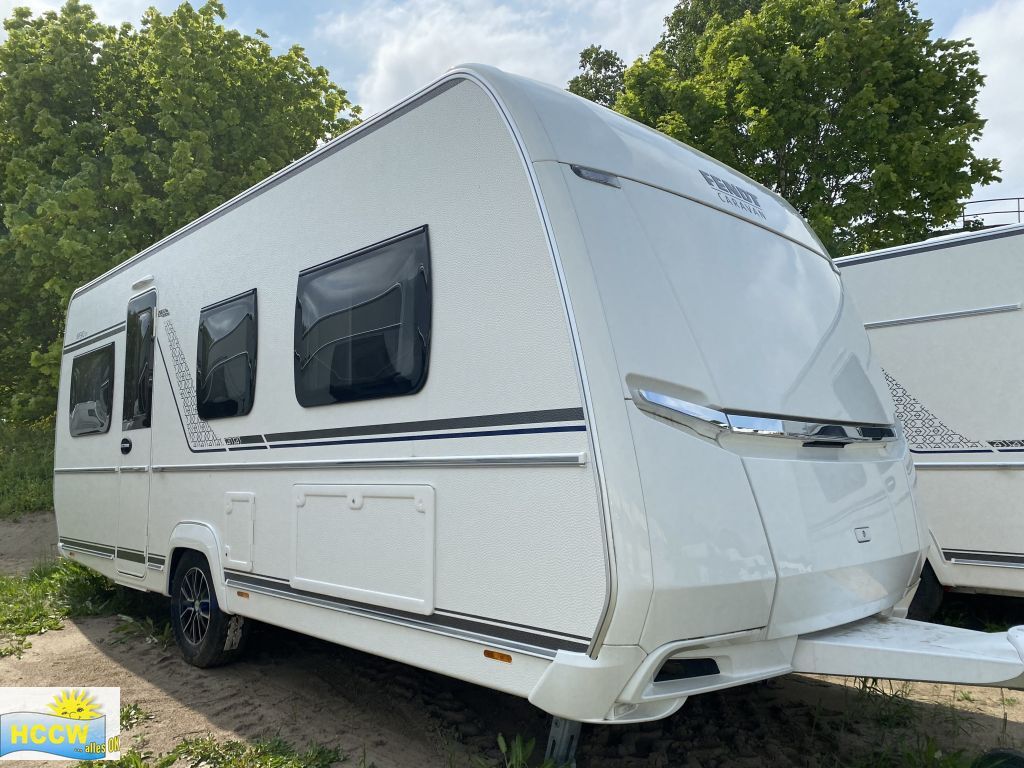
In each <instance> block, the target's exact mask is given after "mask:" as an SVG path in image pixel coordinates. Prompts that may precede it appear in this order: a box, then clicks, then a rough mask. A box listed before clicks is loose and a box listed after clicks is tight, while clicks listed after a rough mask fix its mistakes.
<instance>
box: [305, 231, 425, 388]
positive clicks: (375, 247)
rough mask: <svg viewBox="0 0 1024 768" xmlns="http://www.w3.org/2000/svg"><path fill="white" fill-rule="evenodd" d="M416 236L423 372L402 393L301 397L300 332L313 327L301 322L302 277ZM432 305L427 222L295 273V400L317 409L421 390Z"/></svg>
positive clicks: (336, 310)
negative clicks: (323, 398) (419, 240)
mask: <svg viewBox="0 0 1024 768" xmlns="http://www.w3.org/2000/svg"><path fill="white" fill-rule="evenodd" d="M419 237H422V240H423V251H424V252H423V257H422V260H421V261H420V266H419V269H418V272H419V271H422V273H423V277H424V295H423V299H422V300H423V302H424V304H425V307H423V308H422V309H423V312H424V314H425V319H424V326H425V327H423V328H420V326H419V325H418V322H419V320H420V318H418V317H416V318H414V319H413V322H414V323H417V326H416V328H417V329H418V330H421V331H424V332H423V333H421V334H420V336H421V337H422V338H423V342H424V343H423V361H422V371H421V372H420V375H419V378H418V379H417V381H416V382H415V383H414V384H413V386H412V387H411V388H410V389H408V390H406V391H402V392H387V393H383V394H378V393H369V394H366V395H363V396H354V397H346V398H343V399H337V398H336V399H333V400H328V401H317V402H312V401H309V398H308V397H304V396H303V390H302V388H301V387H300V381H301V360H302V358H301V346H300V345H301V342H302V340H303V339H304V338H305V334H304V333H303V331H304V330H305V331H306V333H308V331H309V330H310V329H311V328H312V327H313V326H310V329H306V328H305V326H304V323H303V318H302V302H301V300H300V299H301V296H302V288H303V279H304V278H308V277H310V276H311V275H315V274H317V273H324V272H333V271H334V270H336V269H339V268H342V269H343V268H344V267H345V265H346V263H351V262H355V261H356V260H358V259H361V258H365V259H366V260H370V259H372V256H373V254H374V252H375V251H381V250H383V249H385V248H388V247H389V246H392V245H394V244H396V243H400V242H402V241H403V240H411V239H414V238H419ZM390 290H391V289H390V288H388V289H387V290H385V291H384V292H382V293H381V294H379V295H380V296H384V295H386V294H387V293H388V292H389V291H390ZM365 303H367V301H366V300H365V299H364V300H362V301H360V302H357V303H354V304H351V305H350V306H338V307H335V308H334V309H333V310H332V311H331V312H329V313H325V314H324V315H323V316H322V318H325V317H328V316H330V315H335V314H338V313H340V312H344V311H350V310H352V309H354V308H356V307H358V306H360V305H361V304H365ZM433 307H434V300H433V265H432V256H431V248H430V232H429V227H428V225H426V224H423V225H422V226H419V227H415V228H413V229H409V230H406V231H404V232H401V233H399V234H397V235H394V236H392V237H388V238H386V239H384V240H380V241H378V242H376V243H372V244H370V245H367V246H364V247H362V248H359V249H357V250H355V251H350V252H349V253H345V254H343V255H341V256H337V257H335V258H333V259H329V260H327V261H324V262H321V263H320V264H316V265H314V266H311V267H307V268H305V269H303V270H301V271H300V272H299V274H298V277H297V280H296V288H295V322H294V342H293V347H292V358H293V364H294V369H293V377H292V380H293V384H294V391H295V399H296V401H297V402H298V404H299V405H300V406H302V407H303V408H319V407H322V406H328V405H341V404H345V403H357V402H365V401H370V400H380V399H384V398H388V397H406V396H409V395H415V394H416V393H418V392H420V391H421V390H422V389H423V387H424V386H426V383H427V379H428V378H429V373H430V347H431V337H432V329H433ZM413 308H414V315H418V314H419V313H418V312H416V305H415V304H413ZM322 318H321V319H322ZM318 322H319V320H318ZM314 325H315V323H314ZM349 338H352V337H349ZM333 343H334V344H336V343H337V342H333Z"/></svg>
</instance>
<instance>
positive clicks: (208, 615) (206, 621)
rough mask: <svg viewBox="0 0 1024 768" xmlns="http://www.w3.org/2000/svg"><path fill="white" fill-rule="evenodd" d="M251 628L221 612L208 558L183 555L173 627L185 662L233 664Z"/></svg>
mask: <svg viewBox="0 0 1024 768" xmlns="http://www.w3.org/2000/svg"><path fill="white" fill-rule="evenodd" d="M249 626H250V622H248V621H246V620H245V619H243V618H242V617H241V616H232V615H229V614H227V613H224V611H222V610H221V609H220V606H219V605H218V604H217V592H216V591H215V590H214V588H213V579H212V578H211V576H210V566H209V565H208V564H207V562H206V558H205V557H203V556H202V555H200V554H199V553H198V552H186V553H185V554H183V555H182V556H181V560H179V561H178V565H177V567H176V568H175V569H174V580H173V581H172V583H171V628H172V629H173V630H174V639H175V640H176V641H177V642H178V647H179V648H181V654H182V656H184V657H185V661H187V662H188V663H189V664H193V665H195V666H197V667H216V666H219V665H221V664H226V663H228V662H230V661H233V660H234V659H235V658H236V657H237V656H238V655H239V653H241V650H242V647H243V646H244V644H245V639H246V636H247V635H248V634H249Z"/></svg>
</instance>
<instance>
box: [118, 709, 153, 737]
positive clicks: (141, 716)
mask: <svg viewBox="0 0 1024 768" xmlns="http://www.w3.org/2000/svg"><path fill="white" fill-rule="evenodd" d="M152 719H153V716H152V715H151V714H149V712H147V711H146V710H144V709H143V708H142V707H140V706H139V705H138V704H135V703H131V704H122V705H121V730H122V731H130V730H131V729H132V728H134V727H135V726H137V725H139V724H140V723H144V722H146V721H147V720H152Z"/></svg>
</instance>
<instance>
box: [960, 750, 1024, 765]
mask: <svg viewBox="0 0 1024 768" xmlns="http://www.w3.org/2000/svg"><path fill="white" fill-rule="evenodd" d="M971 768H1024V752H1019V751H1018V750H1016V749H993V750H990V751H988V752H986V753H985V754H984V755H982V756H981V757H979V758H978V759H977V760H975V761H974V763H973V764H972V765H971Z"/></svg>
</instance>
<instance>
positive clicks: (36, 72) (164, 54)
mask: <svg viewBox="0 0 1024 768" xmlns="http://www.w3.org/2000/svg"><path fill="white" fill-rule="evenodd" d="M224 18H225V11H224V7H223V5H222V4H221V3H219V2H216V1H215V0H213V1H211V2H207V3H206V4H205V5H203V6H201V7H200V8H198V9H194V8H193V7H192V6H191V5H189V4H188V3H183V4H182V5H181V6H180V7H178V8H177V9H176V10H175V11H173V12H172V13H170V14H167V15H164V14H161V13H159V12H158V11H156V10H155V9H152V8H151V9H149V10H148V11H147V12H146V14H145V15H144V16H143V18H142V21H141V24H140V25H139V26H138V28H136V27H134V26H133V25H131V24H123V25H121V26H120V27H116V28H115V27H110V26H106V25H103V24H100V23H99V22H98V21H97V20H96V16H95V14H94V13H93V11H92V9H91V8H90V7H89V6H88V5H83V4H81V3H79V2H78V0H69V1H68V2H67V3H66V4H65V5H64V6H63V8H61V10H60V11H59V12H47V13H44V14H42V15H39V16H33V15H32V13H31V12H30V11H29V10H28V9H26V8H16V9H15V10H14V11H13V12H12V15H11V16H10V17H9V18H8V19H7V20H6V21H5V22H4V27H5V29H6V30H7V40H6V41H4V42H3V44H0V269H2V270H3V273H4V275H5V277H4V281H3V284H2V286H0V417H3V418H12V417H13V418H34V417H37V416H41V415H46V414H49V413H52V411H53V408H54V404H55V389H56V382H57V375H58V367H59V361H60V348H61V345H62V333H63V313H64V310H65V307H66V306H67V301H68V298H69V297H70V295H71V292H72V291H73V290H74V288H75V287H76V286H78V285H80V284H82V283H84V282H86V281H88V280H89V279H90V278H92V277H94V276H96V275H98V274H100V273H102V272H104V271H105V270H107V269H109V268H110V267H112V266H114V265H116V264H118V263H120V262H121V261H123V260H124V259H126V258H128V257H130V256H131V255H133V254H134V253H136V252H137V251H139V250H141V249H142V248H144V247H145V246H147V245H149V244H150V243H153V242H155V241H157V240H159V239H160V238H162V237H164V236H165V235H167V234H169V233H171V232H172V231H174V230H175V229H177V228H178V227H180V226H182V225H184V224H185V223H187V222H188V221H190V220H192V219H194V218H196V217H197V216H199V215H201V214H203V213H205V212H206V211H208V210H210V209H212V208H214V207H216V206H217V205H219V204H220V203H221V202H223V201H224V200H226V199H228V198H230V197H232V196H233V195H235V194H237V193H238V192H240V191H242V190H243V189H245V188H247V187H249V186H251V185H252V184H254V183H256V182H257V181H259V180H260V179H262V178H264V177H266V176H267V175H268V174H270V173H272V172H273V171H276V170H277V169H279V168H281V167H283V166H284V165H286V164H288V163H289V162H291V161H292V160H294V159H296V158H297V157H299V156H301V155H303V154H305V153H306V152H309V151H310V150H312V149H314V148H315V147H316V145H317V143H318V142H319V141H322V140H325V139H329V138H331V137H333V136H336V135H338V134H340V133H342V132H343V131H345V130H346V129H347V128H348V127H350V126H351V125H353V124H354V123H355V122H356V121H357V120H358V113H359V110H358V108H357V107H354V106H353V105H352V104H351V103H350V102H349V100H348V98H347V95H346V93H345V91H344V90H343V89H341V88H339V87H338V86H337V85H335V84H334V83H333V82H331V80H330V77H329V75H328V73H327V70H326V69H324V68H323V67H317V66H313V65H312V64H311V63H310V61H309V59H308V58H307V57H306V54H305V52H304V51H303V50H302V48H301V47H299V46H293V47H292V48H291V49H290V50H288V51H287V52H285V53H283V54H281V55H274V54H273V52H272V51H271V48H270V45H269V44H268V43H267V42H266V35H264V34H263V33H262V32H259V31H257V34H256V36H249V35H244V34H241V33H240V32H238V31H236V30H232V29H229V28H227V27H226V26H225V25H224V24H223V20H224Z"/></svg>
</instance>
